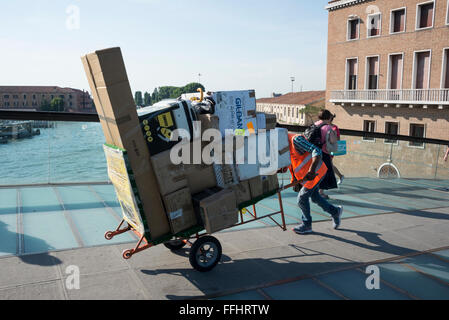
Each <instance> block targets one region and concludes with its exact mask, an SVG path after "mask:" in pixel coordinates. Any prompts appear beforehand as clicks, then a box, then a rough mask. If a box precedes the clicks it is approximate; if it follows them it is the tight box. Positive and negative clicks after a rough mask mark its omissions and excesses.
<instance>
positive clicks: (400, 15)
mask: <svg viewBox="0 0 449 320" xmlns="http://www.w3.org/2000/svg"><path fill="white" fill-rule="evenodd" d="M405 15H406V9H405V8H402V9H397V10H393V11H391V20H390V21H391V24H390V33H398V32H405Z"/></svg>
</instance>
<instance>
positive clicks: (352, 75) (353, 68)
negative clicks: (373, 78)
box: [346, 59, 358, 90]
mask: <svg viewBox="0 0 449 320" xmlns="http://www.w3.org/2000/svg"><path fill="white" fill-rule="evenodd" d="M357 64H358V63H357V59H348V60H346V74H347V80H346V89H347V90H356V89H357V73H358V70H357V69H358V66H357Z"/></svg>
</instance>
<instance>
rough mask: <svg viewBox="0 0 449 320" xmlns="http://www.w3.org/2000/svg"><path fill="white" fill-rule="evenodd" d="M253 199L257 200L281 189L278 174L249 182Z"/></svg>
mask: <svg viewBox="0 0 449 320" xmlns="http://www.w3.org/2000/svg"><path fill="white" fill-rule="evenodd" d="M248 183H249V189H250V192H251V199H256V198H258V197H260V196H263V195H265V194H267V193H270V192H272V191H275V190H277V189H279V181H278V177H277V174H275V175H271V176H259V177H256V178H252V179H250V180H249V181H248Z"/></svg>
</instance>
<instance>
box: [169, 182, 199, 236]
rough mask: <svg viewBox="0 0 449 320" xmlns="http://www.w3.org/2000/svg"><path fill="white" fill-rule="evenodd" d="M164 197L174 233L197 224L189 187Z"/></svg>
mask: <svg viewBox="0 0 449 320" xmlns="http://www.w3.org/2000/svg"><path fill="white" fill-rule="evenodd" d="M163 198H164V204H165V208H166V210H167V215H168V218H169V221H170V227H171V231H172V233H178V232H180V231H183V230H186V229H188V228H191V227H193V226H195V225H196V224H197V221H196V216H195V212H194V210H193V204H192V198H191V195H190V190H189V188H183V189H181V190H178V191H175V192H173V193H171V194H169V195H166V196H164V197H163Z"/></svg>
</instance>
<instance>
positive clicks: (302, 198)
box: [298, 183, 338, 227]
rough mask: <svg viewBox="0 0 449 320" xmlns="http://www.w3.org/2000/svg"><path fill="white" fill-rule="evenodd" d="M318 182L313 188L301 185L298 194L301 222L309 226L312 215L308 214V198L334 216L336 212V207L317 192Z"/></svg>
mask: <svg viewBox="0 0 449 320" xmlns="http://www.w3.org/2000/svg"><path fill="white" fill-rule="evenodd" d="M319 186H320V184H319V183H317V184H316V186H315V187H314V188H313V189H306V188H305V187H302V188H301V190H300V191H299V194H298V206H299V208H300V209H301V210H302V217H301V218H302V222H303V223H304V225H306V226H308V227H310V226H312V216H311V215H310V202H309V198H311V199H312V201H313V202H314V203H316V204H317V205H319V206H320V207H321V208H322V209H323V210H324V211H326V212H327V213H329V214H330V215H331V216H334V215H336V214H337V213H338V209H337V207H335V206H333V205H332V204H330V203H329V202H328V201H327V200H326V199H324V198H323V197H322V196H321V195H320V193H319Z"/></svg>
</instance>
